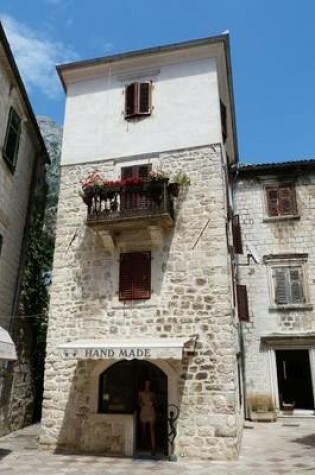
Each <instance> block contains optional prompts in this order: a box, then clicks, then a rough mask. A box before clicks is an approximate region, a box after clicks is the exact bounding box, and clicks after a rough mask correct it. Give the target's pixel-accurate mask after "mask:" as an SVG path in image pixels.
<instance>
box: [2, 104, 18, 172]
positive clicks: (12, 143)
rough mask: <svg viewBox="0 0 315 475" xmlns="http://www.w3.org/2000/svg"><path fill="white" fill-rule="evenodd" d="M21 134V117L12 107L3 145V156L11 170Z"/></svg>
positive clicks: (14, 162)
mask: <svg viewBox="0 0 315 475" xmlns="http://www.w3.org/2000/svg"><path fill="white" fill-rule="evenodd" d="M20 134H21V119H20V117H19V115H18V114H17V113H16V111H15V110H14V109H13V107H11V108H10V112H9V116H8V123H7V130H6V136H5V141H4V146H3V157H4V159H5V160H6V163H7V164H8V167H9V168H10V170H11V171H12V172H13V171H14V169H15V166H16V161H17V156H18V151H19V142H20Z"/></svg>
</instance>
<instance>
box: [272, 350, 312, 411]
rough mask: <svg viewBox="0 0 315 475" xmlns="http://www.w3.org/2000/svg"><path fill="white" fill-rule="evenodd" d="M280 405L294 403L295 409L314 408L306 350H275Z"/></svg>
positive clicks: (308, 359)
mask: <svg viewBox="0 0 315 475" xmlns="http://www.w3.org/2000/svg"><path fill="white" fill-rule="evenodd" d="M276 361H277V375H278V390H279V400H280V407H281V409H283V405H284V404H294V408H295V409H314V398H313V388H312V377H311V367H310V358H309V352H308V350H279V351H276Z"/></svg>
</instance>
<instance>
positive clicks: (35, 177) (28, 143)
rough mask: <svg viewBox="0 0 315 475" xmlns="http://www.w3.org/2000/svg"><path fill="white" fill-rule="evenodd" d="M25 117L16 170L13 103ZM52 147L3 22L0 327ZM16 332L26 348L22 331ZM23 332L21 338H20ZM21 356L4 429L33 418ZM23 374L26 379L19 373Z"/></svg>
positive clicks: (0, 384) (7, 379)
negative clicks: (10, 131)
mask: <svg viewBox="0 0 315 475" xmlns="http://www.w3.org/2000/svg"><path fill="white" fill-rule="evenodd" d="M11 107H13V108H14V110H15V111H16V112H17V114H18V115H19V117H20V119H21V131H20V139H19V148H18V155H17V160H16V167H15V170H14V171H13V170H12V169H11V168H10V167H9V166H8V164H7V162H6V161H5V159H4V144H5V138H6V132H7V126H8V118H9V112H10V108H11ZM46 158H47V155H46V149H45V146H44V144H43V141H42V138H41V136H40V133H39V129H38V126H37V123H36V121H35V117H34V115H33V112H32V110H31V106H30V104H29V102H28V99H27V96H26V92H25V89H24V86H23V84H22V81H21V78H20V76H19V73H18V71H17V68H16V65H15V62H14V59H13V56H12V53H11V51H10V48H9V45H8V42H7V40H6V37H5V34H4V31H3V29H2V26H1V24H0V235H1V237H2V248H1V252H0V326H2V327H3V328H5V329H6V330H9V331H10V333H12V331H13V328H14V326H15V320H14V316H15V315H16V312H17V304H18V296H19V290H20V286H21V279H22V274H23V265H24V261H23V258H24V255H25V242H26V237H27V232H28V228H29V212H30V202H31V199H32V197H33V196H34V195H35V194H36V193H40V192H41V189H42V187H43V186H44V178H43V177H44V166H45V160H46ZM16 333H17V334H16V335H14V340H15V343H19V344H20V347H21V348H22V347H23V348H24V349H25V347H24V346H23V345H24V342H23V338H22V337H21V335H22V330H20V331H17V332H16ZM18 337H21V339H20V341H18V340H19V338H18ZM23 364H24V362H22V361H19V363H18V364H16V367H15V368H16V369H15V376H16V378H15V382H14V386H15V387H14V389H15V394H14V395H13V394H12V393H11V390H12V379H13V375H12V363H11V366H10V367H9V369H8V371H6V370H5V369H3V371H2V374H1V376H0V393H1V396H0V397H1V400H2V404H1V408H0V433H5V432H7V431H9V430H10V429H11V430H12V428H15V429H17V428H20V427H22V426H23V424H24V423H25V422H27V420H28V416H27V415H26V412H27V409H28V406H29V405H30V400H31V398H30V391H29V390H27V389H26V388H28V389H29V388H30V385H31V383H30V380H29V378H30V374H29V368H28V369H26V368H25V367H24V366H23ZM21 373H23V374H22V378H21V379H22V380H23V382H22V381H21V380H20V379H19V377H20V376H21Z"/></svg>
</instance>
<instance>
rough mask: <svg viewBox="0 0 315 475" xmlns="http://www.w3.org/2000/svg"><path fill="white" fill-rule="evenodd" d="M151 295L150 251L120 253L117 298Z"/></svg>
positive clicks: (140, 297) (134, 298) (130, 298)
mask: <svg viewBox="0 0 315 475" xmlns="http://www.w3.org/2000/svg"><path fill="white" fill-rule="evenodd" d="M150 297H151V252H132V253H125V254H120V269H119V300H144V299H149V298H150Z"/></svg>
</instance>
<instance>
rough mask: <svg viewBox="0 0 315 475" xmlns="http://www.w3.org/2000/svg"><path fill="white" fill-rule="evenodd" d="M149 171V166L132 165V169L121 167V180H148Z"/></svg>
mask: <svg viewBox="0 0 315 475" xmlns="http://www.w3.org/2000/svg"><path fill="white" fill-rule="evenodd" d="M150 171H151V165H134V166H132V167H122V169H121V179H122V180H127V179H128V178H143V179H144V180H145V179H146V178H149V173H150Z"/></svg>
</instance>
